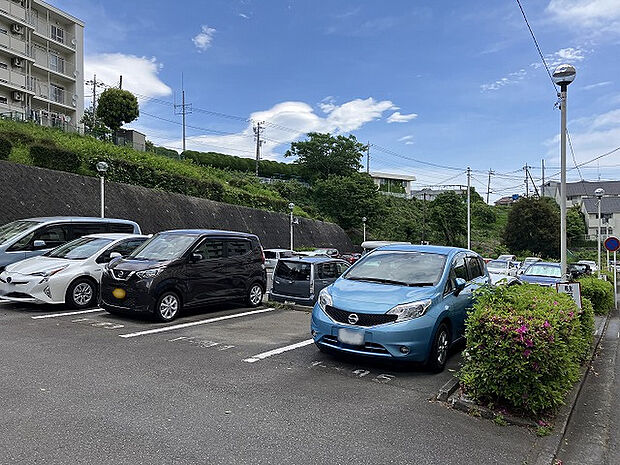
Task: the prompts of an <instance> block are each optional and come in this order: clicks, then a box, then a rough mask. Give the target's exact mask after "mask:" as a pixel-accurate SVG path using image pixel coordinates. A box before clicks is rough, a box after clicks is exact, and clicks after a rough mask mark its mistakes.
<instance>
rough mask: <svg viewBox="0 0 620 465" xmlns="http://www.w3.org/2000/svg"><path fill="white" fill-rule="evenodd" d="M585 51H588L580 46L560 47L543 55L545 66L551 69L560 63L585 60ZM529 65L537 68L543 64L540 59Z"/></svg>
mask: <svg viewBox="0 0 620 465" xmlns="http://www.w3.org/2000/svg"><path fill="white" fill-rule="evenodd" d="M587 53H588V51H587V50H584V49H582V48H581V47H567V48H561V49H560V50H558V51H557V52H555V53H551V54H548V55H545V61H546V62H547V66H549V68H551V71H553V68H555V67H556V66H558V65H561V64H562V63H571V64H574V63H578V62H580V61H583V60H585V58H586V54H587ZM530 66H531V67H532V68H536V69H538V68H542V67H543V64H542V63H541V62H540V61H535V62H534V63H532V64H531V65H530Z"/></svg>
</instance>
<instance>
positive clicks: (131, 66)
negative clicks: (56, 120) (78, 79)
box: [84, 53, 172, 97]
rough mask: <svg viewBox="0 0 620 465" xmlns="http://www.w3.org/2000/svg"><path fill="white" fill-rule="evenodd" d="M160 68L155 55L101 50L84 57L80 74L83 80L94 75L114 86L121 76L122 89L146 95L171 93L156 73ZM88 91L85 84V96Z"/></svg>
mask: <svg viewBox="0 0 620 465" xmlns="http://www.w3.org/2000/svg"><path fill="white" fill-rule="evenodd" d="M162 67H163V65H162V64H161V63H158V62H157V59H156V58H155V57H153V58H146V57H138V56H135V55H125V54H123V53H101V54H97V55H88V56H86V57H85V58H84V74H85V76H86V78H87V79H92V76H93V75H94V74H96V75H97V80H98V81H102V82H103V83H105V84H108V85H111V86H114V85H118V81H119V77H120V76H121V75H122V76H123V89H127V90H129V91H130V92H136V93H138V94H140V95H145V96H147V97H162V96H166V95H170V94H171V93H172V89H171V88H170V87H168V86H167V85H166V84H165V83H164V82H163V81H162V80H161V79H159V76H158V73H159V71H160V70H161V68H162ZM91 92H92V89H89V88H88V87H87V88H86V92H85V95H86V96H88V95H90V93H91Z"/></svg>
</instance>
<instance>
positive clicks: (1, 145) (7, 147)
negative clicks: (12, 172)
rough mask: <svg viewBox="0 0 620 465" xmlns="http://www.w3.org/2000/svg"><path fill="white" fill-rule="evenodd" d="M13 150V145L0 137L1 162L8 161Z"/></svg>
mask: <svg viewBox="0 0 620 465" xmlns="http://www.w3.org/2000/svg"><path fill="white" fill-rule="evenodd" d="M12 149H13V145H12V144H11V143H10V142H9V141H8V140H7V139H4V138H2V137H0V160H8V159H9V155H11V150H12Z"/></svg>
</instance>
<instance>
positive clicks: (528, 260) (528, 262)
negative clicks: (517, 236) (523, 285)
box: [517, 257, 542, 274]
mask: <svg viewBox="0 0 620 465" xmlns="http://www.w3.org/2000/svg"><path fill="white" fill-rule="evenodd" d="M536 262H542V258H539V257H527V258H526V259H525V260H523V262H522V263H521V266H520V267H519V269H518V270H517V274H522V273H523V272H524V271H525V270H527V267H528V266H530V265H531V264H532V263H536Z"/></svg>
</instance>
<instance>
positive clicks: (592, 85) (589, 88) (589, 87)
mask: <svg viewBox="0 0 620 465" xmlns="http://www.w3.org/2000/svg"><path fill="white" fill-rule="evenodd" d="M610 84H613V83H612V81H603V82H597V83H596V84H590V85H587V86H583V90H592V89H597V88H599V87H605V86H608V85H610Z"/></svg>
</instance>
